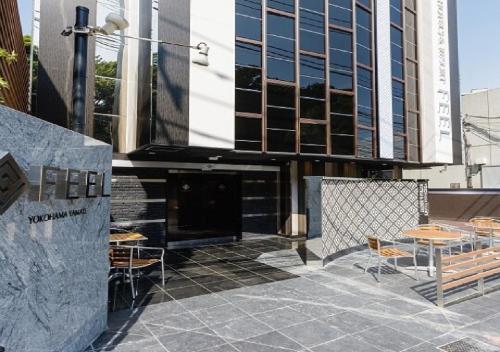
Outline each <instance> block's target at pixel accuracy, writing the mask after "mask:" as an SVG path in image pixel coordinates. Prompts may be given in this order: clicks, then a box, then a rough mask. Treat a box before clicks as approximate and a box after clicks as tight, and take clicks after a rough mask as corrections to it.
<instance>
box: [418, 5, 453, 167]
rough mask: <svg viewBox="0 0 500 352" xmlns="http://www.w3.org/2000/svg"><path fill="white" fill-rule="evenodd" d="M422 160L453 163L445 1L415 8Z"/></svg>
mask: <svg viewBox="0 0 500 352" xmlns="http://www.w3.org/2000/svg"><path fill="white" fill-rule="evenodd" d="M418 28H419V32H418V42H419V63H420V65H419V76H420V81H419V83H420V87H419V88H420V97H421V99H420V109H421V116H422V118H421V133H422V143H421V144H422V157H423V160H422V161H423V162H424V163H447V164H448V163H449V164H451V163H453V143H452V126H451V101H452V99H455V97H452V96H451V86H450V45H449V35H448V0H433V1H429V3H428V6H419V7H418Z"/></svg>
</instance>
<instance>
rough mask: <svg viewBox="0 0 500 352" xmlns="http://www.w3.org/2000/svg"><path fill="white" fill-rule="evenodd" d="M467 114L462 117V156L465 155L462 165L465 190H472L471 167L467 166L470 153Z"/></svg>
mask: <svg viewBox="0 0 500 352" xmlns="http://www.w3.org/2000/svg"><path fill="white" fill-rule="evenodd" d="M467 116H468V115H467V114H465V116H463V117H462V135H463V139H464V154H465V161H464V164H465V179H466V181H467V188H473V186H472V170H471V167H470V165H469V156H470V155H469V152H470V144H469V141H468V139H467V133H466V132H467V121H466V119H467Z"/></svg>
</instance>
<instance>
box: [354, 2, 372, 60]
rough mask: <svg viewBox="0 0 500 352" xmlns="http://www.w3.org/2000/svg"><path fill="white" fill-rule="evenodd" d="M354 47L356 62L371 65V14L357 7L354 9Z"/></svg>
mask: <svg viewBox="0 0 500 352" xmlns="http://www.w3.org/2000/svg"><path fill="white" fill-rule="evenodd" d="M356 36H357V42H356V49H357V62H358V63H360V64H363V65H366V66H371V65H372V16H371V14H370V13H369V12H368V11H366V10H364V9H362V8H361V7H359V6H358V7H357V9H356Z"/></svg>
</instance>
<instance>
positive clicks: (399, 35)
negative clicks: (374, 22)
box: [391, 26, 403, 79]
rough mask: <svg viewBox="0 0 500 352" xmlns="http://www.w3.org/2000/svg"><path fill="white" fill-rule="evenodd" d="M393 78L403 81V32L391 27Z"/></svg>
mask: <svg viewBox="0 0 500 352" xmlns="http://www.w3.org/2000/svg"><path fill="white" fill-rule="evenodd" d="M391 64H392V76H393V77H396V78H399V79H403V32H401V30H399V29H397V28H396V27H392V26H391Z"/></svg>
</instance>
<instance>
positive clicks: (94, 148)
mask: <svg viewBox="0 0 500 352" xmlns="http://www.w3.org/2000/svg"><path fill="white" fill-rule="evenodd" d="M111 160H112V149H111V146H110V145H107V144H105V143H102V142H99V141H96V140H94V139H92V138H88V137H86V136H83V135H80V134H78V133H75V132H72V131H69V130H67V129H64V128H62V127H59V126H55V125H53V124H50V123H47V122H45V121H42V120H39V119H37V118H34V117H32V116H29V115H26V114H23V113H20V112H17V111H14V110H11V109H8V108H5V107H2V106H0V346H1V347H4V348H5V350H6V351H16V352H27V351H30V352H31V351H32V352H59V351H60V352H66V351H68V352H69V351H82V350H84V349H85V348H86V347H87V346H88V345H89V344H90V343H91V342H92V341H93V340H94V339H95V338H97V337H98V336H99V335H100V334H101V333H102V332H103V331H104V330H105V328H106V323H107V278H108V270H109V261H108V237H109V208H110V198H109V197H108V196H107V195H109V194H110V189H111V177H110V176H111Z"/></svg>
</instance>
